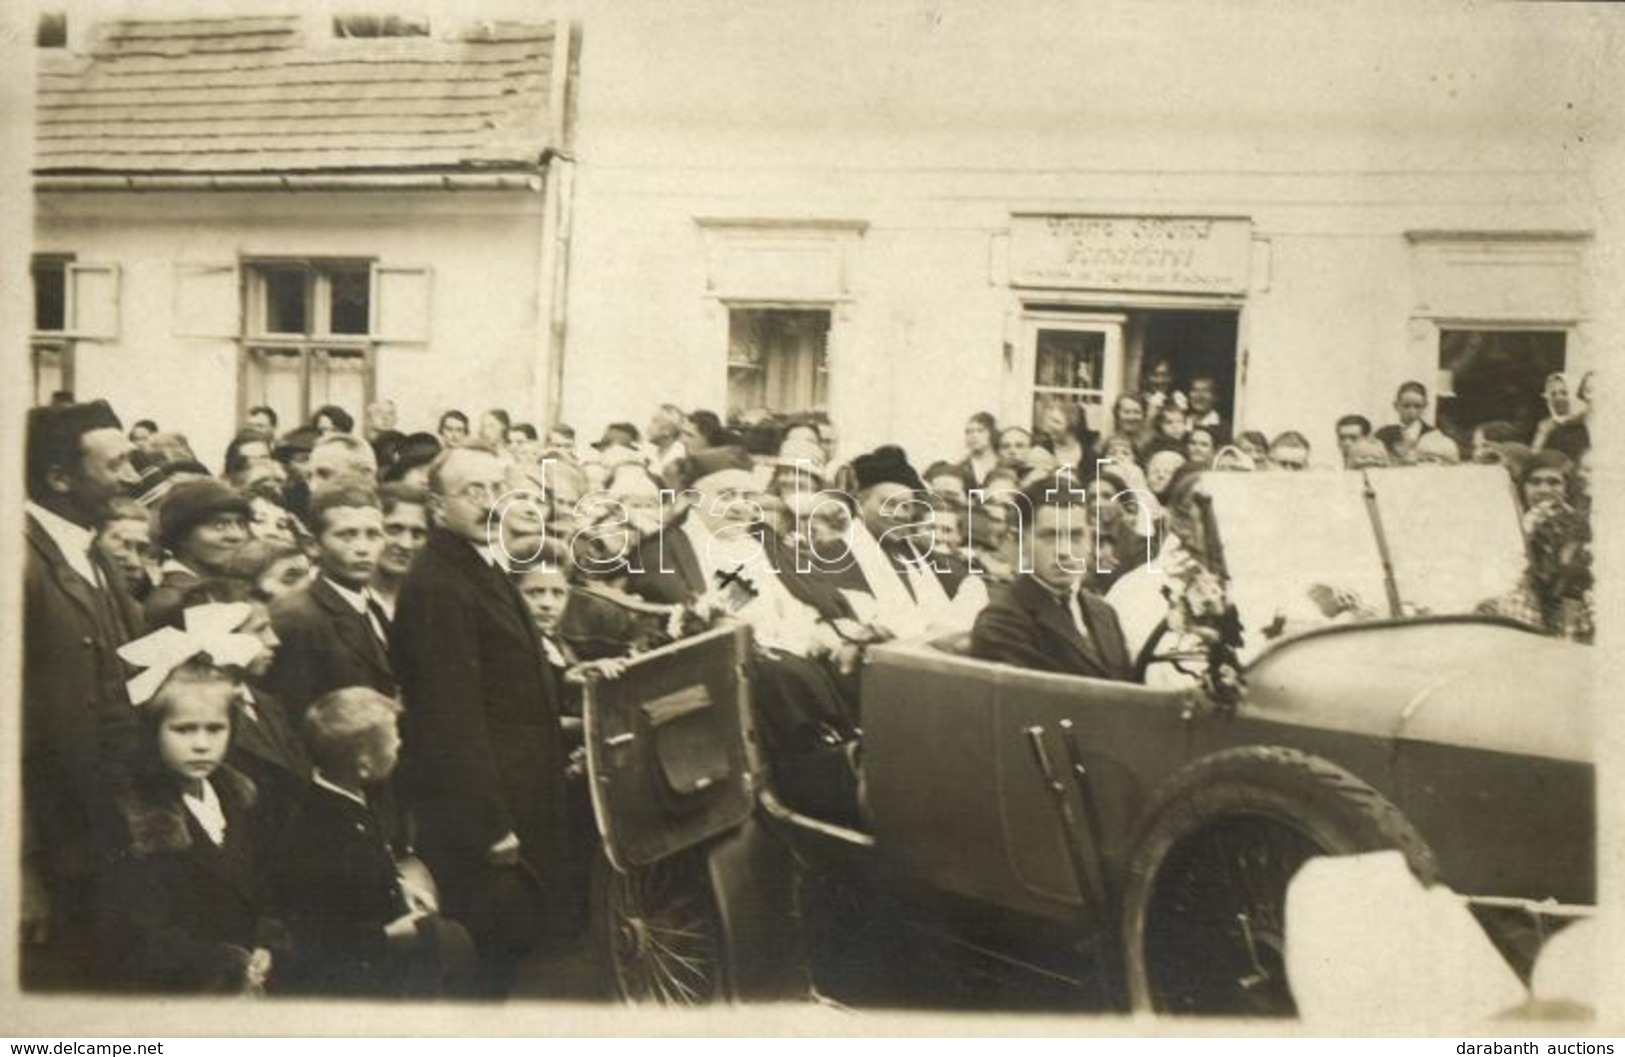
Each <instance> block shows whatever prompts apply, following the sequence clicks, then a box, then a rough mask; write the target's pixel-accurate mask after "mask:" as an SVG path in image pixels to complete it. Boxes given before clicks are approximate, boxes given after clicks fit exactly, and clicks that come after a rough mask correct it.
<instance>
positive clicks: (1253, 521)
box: [1198, 466, 1524, 660]
mask: <svg viewBox="0 0 1625 1057" xmlns="http://www.w3.org/2000/svg"><path fill="white" fill-rule="evenodd" d="M1198 487H1199V488H1200V490H1201V492H1202V493H1203V494H1205V495H1206V496H1208V497H1209V499H1210V502H1211V510H1212V515H1213V527H1212V530H1213V531H1214V532H1215V533H1216V544H1217V547H1218V548H1219V550H1218V551H1217V553H1218V554H1222V561H1223V565H1224V569H1225V572H1226V573H1227V574H1228V577H1229V589H1230V596H1231V599H1232V600H1233V601H1234V602H1235V604H1236V607H1237V610H1238V612H1239V613H1240V615H1241V620H1242V624H1243V627H1244V629H1245V638H1246V641H1245V646H1244V648H1243V650H1242V651H1241V655H1242V658H1243V659H1244V660H1245V659H1249V658H1250V657H1252V656H1255V655H1256V654H1257V653H1258V652H1259V651H1260V650H1262V649H1263V648H1264V647H1265V646H1267V645H1268V644H1269V643H1270V642H1272V641H1275V640H1276V639H1279V638H1282V637H1285V636H1287V635H1292V634H1296V633H1299V632H1302V631H1308V630H1311V629H1313V628H1319V627H1325V626H1327V625H1329V624H1334V623H1352V622H1367V621H1372V620H1384V619H1391V618H1395V617H1407V616H1425V615H1443V614H1451V615H1461V614H1471V613H1473V612H1474V610H1475V609H1476V608H1477V606H1478V605H1479V603H1481V602H1483V601H1485V600H1487V599H1490V598H1494V597H1496V596H1498V595H1501V594H1504V593H1505V592H1507V591H1509V590H1511V589H1512V588H1513V587H1514V586H1515V585H1516V584H1517V582H1518V580H1519V578H1520V577H1521V576H1522V575H1523V569H1524V558H1523V536H1522V530H1521V528H1520V522H1519V515H1518V509H1517V500H1516V495H1515V493H1514V491H1513V488H1512V484H1511V481H1510V479H1509V478H1508V476H1507V474H1506V471H1505V470H1503V469H1501V468H1500V467H1496V466H1450V467H1394V468H1389V469H1372V470H1359V471H1349V470H1329V471H1314V472H1307V473H1297V474H1287V473H1261V474H1260V473H1251V474H1249V473H1211V472H1210V473H1207V474H1204V475H1203V478H1202V481H1201V483H1200V485H1199V486H1198ZM1210 557H1211V556H1210ZM1385 561H1386V562H1388V563H1391V566H1392V580H1391V581H1390V579H1389V576H1388V575H1387V573H1386V571H1385V568H1384V563H1385ZM1396 600H1397V608H1396V605H1395V602H1396Z"/></svg>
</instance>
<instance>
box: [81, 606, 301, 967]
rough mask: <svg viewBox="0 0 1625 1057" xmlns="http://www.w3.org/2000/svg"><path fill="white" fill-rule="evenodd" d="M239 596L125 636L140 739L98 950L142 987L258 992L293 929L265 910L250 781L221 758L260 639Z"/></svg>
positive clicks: (121, 800) (111, 852) (112, 857)
mask: <svg viewBox="0 0 1625 1057" xmlns="http://www.w3.org/2000/svg"><path fill="white" fill-rule="evenodd" d="M247 616H248V607H247V606H246V605H245V604H241V603H230V604H210V605H203V606H195V607H193V608H191V609H188V610H187V611H186V613H185V624H186V626H185V628H184V629H182V628H163V629H160V630H159V631H156V632H153V633H152V634H151V635H148V636H146V637H145V638H142V639H137V640H136V641H134V642H131V643H129V644H128V645H126V646H124V647H122V648H121V649H120V650H119V655H120V656H121V657H123V658H124V659H125V660H126V661H128V662H130V663H131V664H134V665H137V666H139V667H142V668H144V669H145V670H144V671H142V673H141V674H140V675H138V676H136V677H135V678H134V679H132V680H130V683H129V690H130V700H131V702H132V703H133V704H134V705H135V707H136V708H137V709H138V710H139V714H140V730H141V738H140V740H139V744H138V748H137V758H136V760H135V761H134V766H132V767H131V769H130V774H129V777H128V779H127V780H125V781H123V782H121V783H120V785H119V786H118V787H117V788H116V789H115V791H114V793H113V805H112V807H113V817H112V823H113V824H112V825H111V827H110V834H111V836H110V840H109V845H110V846H109V847H108V848H107V849H106V855H107V861H106V863H105V864H104V868H103V870H102V876H101V882H100V917H99V924H100V928H101V938H102V958H103V963H104V964H105V965H106V967H107V969H108V972H109V973H110V974H111V976H112V977H113V982H114V983H116V984H117V985H120V986H122V987H126V988H130V989H134V990H141V991H181V992H219V993H237V994H259V993H261V992H263V991H264V989H265V987H266V984H267V982H268V981H269V979H270V976H271V972H272V968H273V964H274V954H273V951H275V950H279V949H282V948H284V947H285V945H286V941H285V939H284V937H285V935H286V934H285V932H284V931H283V930H282V929H281V927H280V925H279V924H278V923H276V922H275V921H274V920H272V919H271V918H270V917H269V915H268V914H267V912H266V908H267V899H266V893H265V889H264V885H263V880H262V875H261V874H260V871H259V868H258V867H257V865H256V861H255V859H256V856H255V852H256V849H255V848H254V847H253V839H252V837H251V835H250V827H249V825H248V823H247V818H248V812H249V808H250V807H251V805H252V804H253V802H254V799H255V795H256V793H255V788H254V784H253V782H252V781H250V780H249V779H248V778H246V777H244V776H243V775H242V774H240V773H239V772H237V771H235V770H233V769H231V768H230V767H228V766H226V765H225V762H224V761H225V757H226V750H227V747H228V746H229V744H230V740H231V727H232V703H233V700H234V698H235V695H236V693H237V683H236V680H235V678H234V677H233V676H232V675H231V674H228V672H227V671H226V670H225V669H227V668H240V667H242V666H245V665H247V664H248V663H249V662H250V661H252V660H253V659H254V658H255V657H256V656H257V655H258V654H259V653H260V651H261V650H262V649H263V643H262V642H261V641H260V640H259V639H258V638H256V637H254V636H251V635H242V634H238V633H237V632H236V629H237V628H238V627H240V626H241V625H242V624H243V622H244V621H245V619H246V618H247Z"/></svg>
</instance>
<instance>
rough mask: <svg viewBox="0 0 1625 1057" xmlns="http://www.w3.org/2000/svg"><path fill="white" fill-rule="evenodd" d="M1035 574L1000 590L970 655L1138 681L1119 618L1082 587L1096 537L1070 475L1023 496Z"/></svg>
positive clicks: (974, 636)
mask: <svg viewBox="0 0 1625 1057" xmlns="http://www.w3.org/2000/svg"><path fill="white" fill-rule="evenodd" d="M1019 505H1020V506H1021V507H1023V510H1022V513H1023V517H1022V523H1023V524H1024V525H1026V526H1027V532H1028V533H1029V535H1030V537H1031V541H1032V542H1031V550H1032V571H1031V572H1024V573H1022V574H1021V575H1020V576H1018V577H1016V579H1015V580H1014V581H1013V582H1011V583H1010V584H1009V586H1008V587H1005V588H1003V589H1002V590H1000V591H996V592H995V593H994V595H993V598H992V600H991V601H989V603H988V605H987V608H985V609H983V610H982V612H981V614H980V615H979V616H978V617H977V618H976V626H975V627H974V628H973V629H972V630H971V652H972V653H973V654H974V655H975V656H977V657H980V658H982V659H983V660H989V661H1001V662H1003V663H1005V664H1013V665H1017V666H1019V667H1022V668H1033V669H1037V670H1039V671H1045V672H1062V673H1065V674H1068V675H1086V676H1089V677H1091V678H1095V679H1119V680H1127V679H1131V678H1133V671H1134V669H1133V661H1132V659H1131V658H1130V657H1129V654H1128V647H1127V645H1125V643H1124V640H1123V629H1122V626H1121V625H1120V624H1119V623H1118V620H1117V614H1116V613H1115V612H1114V611H1113V610H1112V607H1111V606H1109V605H1107V604H1106V603H1105V601H1104V600H1102V599H1101V598H1100V597H1098V596H1097V595H1095V594H1093V593H1091V592H1089V591H1087V590H1085V589H1084V588H1083V587H1082V586H1081V583H1082V580H1083V577H1084V574H1085V573H1086V572H1087V570H1088V568H1089V565H1090V563H1091V561H1092V558H1093V554H1094V549H1093V547H1092V546H1091V544H1092V542H1093V539H1094V535H1093V529H1092V523H1091V521H1090V518H1089V510H1088V506H1087V503H1086V501H1085V497H1084V494H1083V492H1082V491H1081V490H1079V489H1077V488H1076V487H1075V485H1074V484H1073V482H1072V481H1071V480H1070V479H1069V478H1061V477H1053V478H1047V479H1045V480H1042V481H1039V482H1037V483H1035V484H1033V485H1031V486H1029V487H1028V488H1027V489H1026V490H1025V491H1023V492H1022V501H1021V503H1020V504H1019Z"/></svg>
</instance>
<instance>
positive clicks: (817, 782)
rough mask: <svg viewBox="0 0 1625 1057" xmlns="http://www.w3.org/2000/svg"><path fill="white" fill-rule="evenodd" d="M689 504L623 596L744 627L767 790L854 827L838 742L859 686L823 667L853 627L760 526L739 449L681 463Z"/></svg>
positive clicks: (842, 741) (756, 496)
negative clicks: (769, 782) (843, 626)
mask: <svg viewBox="0 0 1625 1057" xmlns="http://www.w3.org/2000/svg"><path fill="white" fill-rule="evenodd" d="M679 475H680V476H679V479H680V482H681V484H682V486H683V488H682V493H681V494H682V496H683V497H684V499H686V500H687V502H688V504H689V507H688V509H687V511H686V512H685V513H684V514H683V515H681V517H679V518H678V519H675V520H674V521H673V522H671V523H669V524H667V525H665V526H663V527H662V530H661V531H659V532H657V533H655V534H654V535H652V536H650V537H648V538H647V539H645V540H644V541H643V543H642V545H641V546H640V548H639V550H638V552H637V556H636V558H635V559H634V561H633V562H632V568H631V571H630V575H629V576H628V578H627V589H628V590H629V591H631V592H632V593H634V594H638V595H641V596H643V597H644V598H647V599H649V600H650V601H654V602H663V603H668V604H683V605H698V606H700V607H701V608H702V609H703V608H716V609H720V610H725V611H727V612H729V613H730V614H731V615H732V616H733V617H734V618H736V619H738V620H741V621H743V622H745V623H747V624H749V625H750V626H751V630H752V632H753V633H754V638H755V641H756V645H757V647H758V649H757V654H756V656H755V658H754V667H753V678H754V680H755V683H756V686H757V695H756V700H757V706H756V718H757V723H758V729H759V731H760V733H761V736H762V744H763V748H764V749H765V751H766V753H767V756H768V759H769V761H770V763H771V764H772V767H773V772H774V788H775V789H776V790H777V791H778V793H779V795H780V796H781V797H782V798H783V799H784V800H785V801H786V802H787V803H789V804H791V805H792V806H794V807H796V808H798V809H800V810H803V811H806V812H808V813H809V814H812V815H814V816H816V817H819V818H824V819H827V820H830V821H836V822H842V823H846V824H856V822H857V817H858V810H857V785H856V780H855V776H854V772H853V769H852V765H851V757H850V755H849V753H848V752H847V746H848V745H849V744H850V743H851V740H852V738H853V737H854V736H855V727H856V724H855V722H854V716H855V715H856V690H855V687H854V688H848V687H845V686H843V685H842V683H841V680H840V678H839V677H838V676H837V675H836V669H835V668H834V667H833V666H831V665H830V664H828V663H826V661H827V660H828V659H829V658H831V657H832V656H839V655H840V653H841V651H842V647H843V641H842V639H841V637H840V635H839V634H838V633H837V631H836V630H835V629H836V624H835V622H836V621H838V620H841V619H843V618H845V619H850V617H851V610H850V608H849V607H848V606H847V604H846V602H845V599H844V598H842V596H841V595H840V593H839V592H838V591H836V590H834V589H832V588H830V587H829V586H827V585H826V584H824V583H822V582H821V581H820V580H819V579H817V578H816V577H812V576H807V575H803V574H801V573H800V572H798V571H797V570H796V568H795V566H794V562H793V561H792V560H790V559H789V557H788V553H789V552H788V551H786V550H785V549H782V548H780V547H779V546H778V543H777V541H776V540H775V539H773V538H772V537H771V535H769V534H768V533H766V532H765V531H764V530H763V529H762V528H761V527H760V526H759V524H758V521H759V519H760V516H761V505H760V496H761V491H760V485H759V484H758V483H757V478H756V475H755V473H754V472H753V470H752V464H751V457H750V455H749V454H748V453H747V452H746V451H745V450H744V449H743V448H741V447H737V446H725V447H720V448H708V449H706V450H704V451H701V452H698V453H696V454H693V455H690V456H688V457H687V458H686V459H684V460H683V461H682V462H681V463H680V464H679Z"/></svg>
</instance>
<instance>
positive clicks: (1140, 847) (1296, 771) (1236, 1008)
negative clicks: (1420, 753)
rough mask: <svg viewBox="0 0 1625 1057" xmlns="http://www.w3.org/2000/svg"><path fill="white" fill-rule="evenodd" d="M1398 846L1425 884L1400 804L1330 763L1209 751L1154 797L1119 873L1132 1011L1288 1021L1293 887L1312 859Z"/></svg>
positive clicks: (1262, 751)
mask: <svg viewBox="0 0 1625 1057" xmlns="http://www.w3.org/2000/svg"><path fill="white" fill-rule="evenodd" d="M1383 849H1397V850H1398V851H1400V852H1402V853H1404V855H1405V858H1406V861H1407V862H1408V863H1409V865H1410V868H1411V871H1412V872H1413V873H1414V874H1415V875H1416V876H1417V877H1418V878H1419V879H1420V880H1421V881H1422V882H1423V883H1425V884H1432V883H1433V882H1434V881H1435V880H1436V879H1437V876H1438V865H1437V863H1436V862H1435V860H1434V857H1433V852H1432V851H1431V849H1429V848H1428V846H1427V844H1426V842H1424V841H1423V840H1422V838H1421V836H1420V835H1419V834H1418V833H1417V832H1416V829H1415V828H1414V827H1413V826H1412V825H1411V824H1410V822H1409V821H1408V820H1407V819H1406V818H1405V816H1404V815H1403V814H1402V813H1401V812H1400V810H1399V809H1398V808H1397V807H1395V806H1394V804H1393V803H1392V802H1391V801H1389V800H1388V799H1387V798H1386V797H1384V796H1383V795H1382V794H1381V793H1379V792H1378V791H1377V790H1376V789H1373V788H1372V787H1371V786H1370V785H1367V784H1366V783H1365V782H1363V781H1361V780H1360V779H1359V778H1356V777H1355V776H1354V775H1353V774H1350V773H1349V772H1348V771H1346V770H1344V769H1343V768H1341V767H1339V766H1337V765H1336V764H1333V763H1331V762H1329V761H1327V760H1325V759H1322V758H1320V757H1317V756H1313V755H1310V754H1308V753H1304V752H1300V751H1298V750H1296V749H1287V748H1277V747H1268V746H1251V747H1247V748H1241V749H1231V750H1228V751H1225V752H1220V753H1215V754H1214V755H1212V756H1209V757H1206V758H1204V759H1202V760H1199V761H1197V762H1196V763H1193V764H1191V765H1190V766H1188V767H1186V768H1185V769H1184V770H1182V771H1180V772H1179V773H1178V774H1176V775H1175V776H1174V777H1173V778H1172V779H1170V780H1169V781H1168V782H1167V783H1166V784H1165V785H1164V786H1163V788H1162V789H1161V790H1159V792H1158V794H1157V795H1156V796H1155V797H1154V799H1153V807H1152V808H1151V810H1150V811H1149V812H1148V813H1147V814H1146V816H1145V819H1144V822H1143V823H1142V824H1141V828H1140V830H1139V835H1138V838H1137V840H1136V841H1135V844H1134V852H1133V854H1132V856H1131V857H1130V859H1129V861H1128V864H1127V866H1126V868H1125V871H1124V874H1123V887H1122V889H1121V891H1123V893H1124V898H1123V917H1122V922H1123V924H1122V936H1123V952H1124V967H1125V975H1126V977H1127V981H1126V982H1127V985H1128V992H1129V1000H1130V1003H1131V1005H1132V1006H1133V1008H1134V1009H1135V1010H1137V1011H1144V1012H1159V1013H1190V1014H1224V1015H1240V1016H1270V1015H1273V1016H1291V1015H1294V1014H1295V1013H1296V1007H1295V1005H1294V1004H1293V1000H1292V993H1291V990H1290V988H1289V986H1288V984H1287V980H1286V969H1285V956H1284V953H1285V937H1284V924H1283V920H1284V911H1285V906H1286V888H1287V883H1288V882H1289V881H1290V880H1291V879H1292V875H1293V874H1294V873H1295V872H1296V870H1297V868H1298V867H1300V866H1302V865H1303V863H1304V862H1305V861H1307V860H1308V859H1309V858H1311V857H1313V856H1316V855H1349V854H1354V853H1357V852H1365V851H1378V850H1383Z"/></svg>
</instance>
